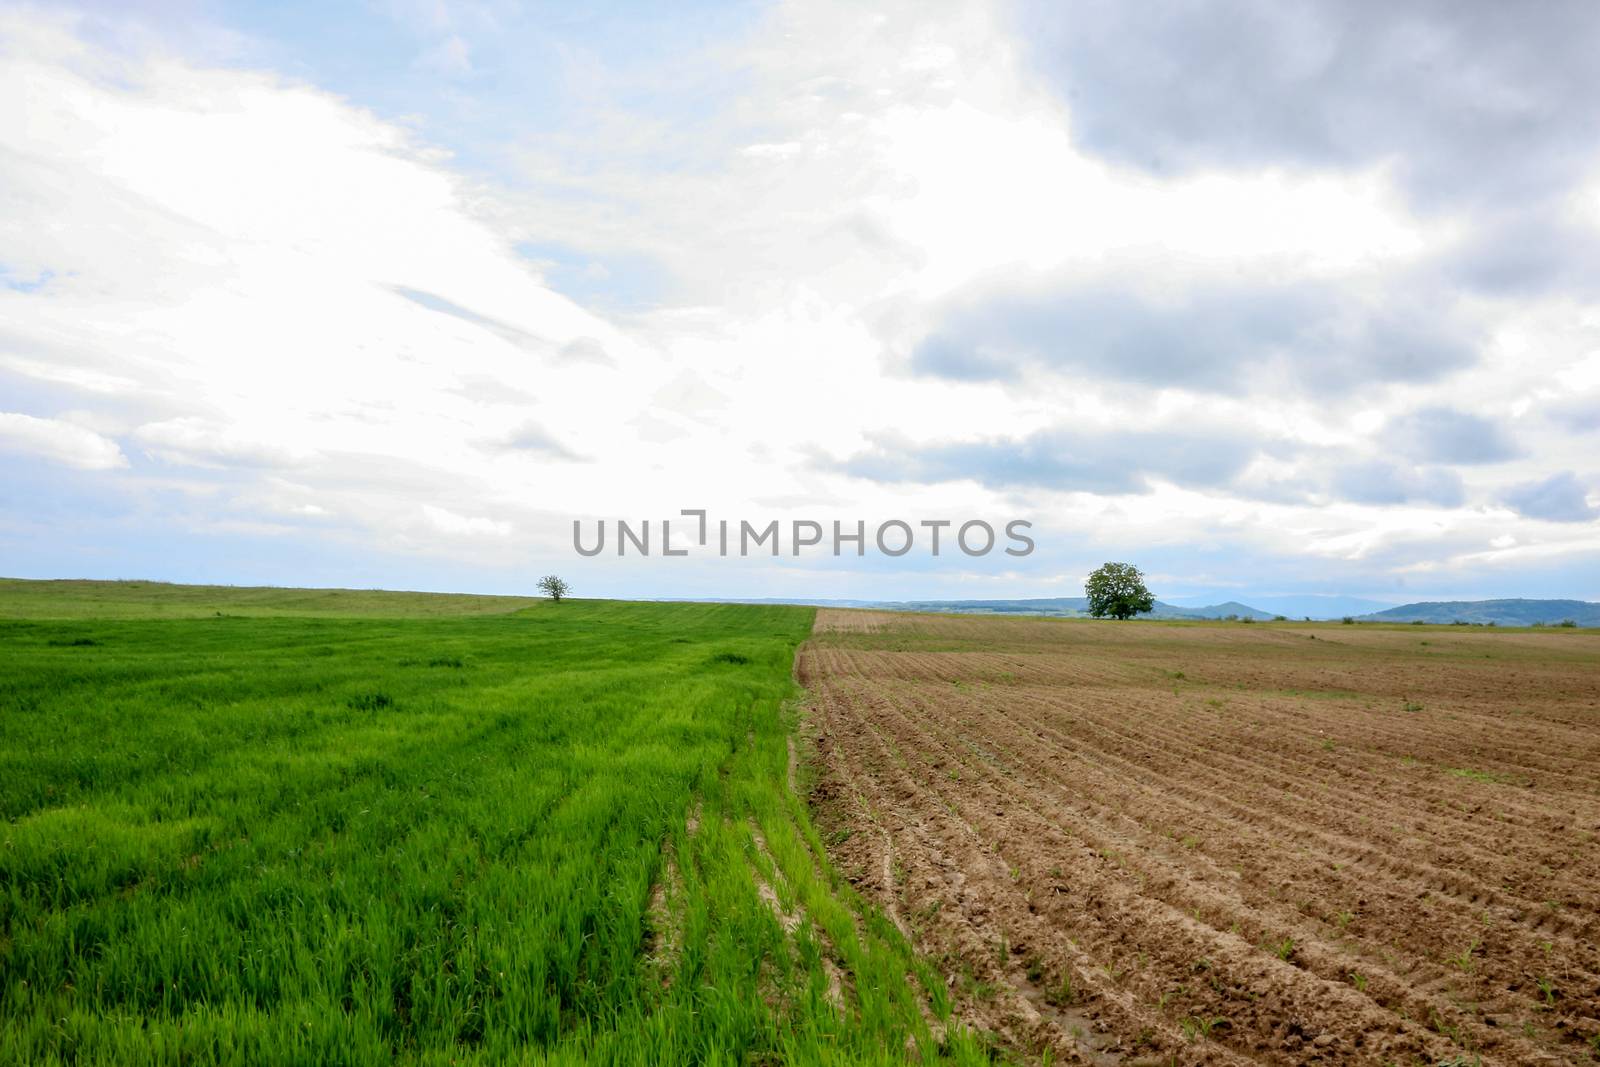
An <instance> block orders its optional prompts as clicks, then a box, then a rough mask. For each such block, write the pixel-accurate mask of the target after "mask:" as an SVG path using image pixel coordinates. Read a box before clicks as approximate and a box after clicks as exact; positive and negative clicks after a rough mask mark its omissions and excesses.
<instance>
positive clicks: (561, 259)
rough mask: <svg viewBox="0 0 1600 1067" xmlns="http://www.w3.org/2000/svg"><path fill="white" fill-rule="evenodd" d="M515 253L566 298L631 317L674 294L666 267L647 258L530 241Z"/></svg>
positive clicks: (629, 253) (520, 245) (617, 252)
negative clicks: (628, 314) (590, 251)
mask: <svg viewBox="0 0 1600 1067" xmlns="http://www.w3.org/2000/svg"><path fill="white" fill-rule="evenodd" d="M517 253H518V254H519V255H521V256H522V257H523V258H524V259H526V260H527V261H528V262H529V264H530V265H532V266H533V267H534V268H535V269H537V270H538V271H539V272H540V274H541V275H542V276H543V277H544V281H545V284H546V285H548V286H549V287H550V288H551V289H554V290H555V291H556V292H558V293H560V294H561V295H563V296H566V297H569V298H571V299H572V300H575V301H577V302H578V303H580V304H582V305H584V306H585V307H590V308H594V309H596V310H599V311H607V312H618V313H623V314H627V313H630V312H636V311H640V310H643V309H645V308H649V307H653V306H656V305H658V304H660V303H662V302H663V301H664V300H666V299H668V298H669V297H670V295H671V279H670V276H669V275H668V273H667V271H666V269H665V268H664V267H663V266H662V265H661V264H659V263H657V262H656V261H655V260H653V259H650V258H649V257H648V256H643V255H639V254H636V253H632V252H624V251H607V252H605V253H602V254H590V253H588V252H585V251H583V250H582V249H577V248H572V247H570V246H568V245H563V244H556V243H550V242H528V243H524V244H519V245H518V246H517Z"/></svg>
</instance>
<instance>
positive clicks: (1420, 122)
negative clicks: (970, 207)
mask: <svg viewBox="0 0 1600 1067" xmlns="http://www.w3.org/2000/svg"><path fill="white" fill-rule="evenodd" d="M1016 11H1017V17H1018V21H1019V23H1020V28H1021V29H1022V30H1023V35H1022V36H1023V39H1024V40H1025V41H1026V42H1027V43H1028V48H1029V53H1030V55H1031V57H1032V60H1033V62H1034V65H1035V67H1036V69H1037V70H1038V71H1039V73H1040V74H1041V75H1042V76H1043V77H1045V78H1046V79H1047V80H1048V81H1049V82H1050V83H1051V84H1052V85H1054V86H1055V87H1056V88H1057V89H1058V90H1059V92H1060V93H1061V94H1062V95H1063V96H1064V97H1065V99H1066V100H1067V102H1068V103H1069V105H1070V108H1071V113H1072V121H1073V127H1074V132H1075V136H1076V137H1077V139H1078V141H1079V143H1080V144H1081V145H1082V146H1084V147H1085V148H1087V149H1088V150H1090V151H1094V152H1098V153H1101V154H1104V155H1107V156H1110V157H1113V158H1116V159H1118V160H1121V161H1123V162H1126V163H1130V164H1133V165H1135V166H1139V167H1144V168H1148V169H1151V170H1155V171H1165V170H1183V169H1190V168H1196V167H1207V166H1217V165H1221V166H1234V165H1243V166H1257V165H1263V164H1266V165H1272V164H1283V163H1300V164H1307V165H1310V166H1314V167H1324V166H1363V165H1366V164H1369V163H1374V162H1378V161H1382V160H1391V159H1392V160H1394V161H1395V162H1396V164H1397V165H1398V167H1399V169H1400V174H1401V177H1402V179H1403V180H1404V181H1405V182H1406V183H1407V186H1408V187H1409V188H1410V189H1411V190H1412V191H1413V192H1414V193H1415V194H1416V195H1417V196H1418V197H1419V198H1421V199H1425V200H1430V201H1435V200H1437V201H1451V202H1454V201H1459V200H1462V199H1485V198H1486V199H1500V198H1503V197H1520V198H1527V197H1530V196H1540V195H1543V194H1544V193H1546V192H1548V191H1549V190H1550V189H1552V188H1555V187H1564V186H1566V185H1568V184H1570V183H1571V181H1572V180H1573V179H1574V177H1575V176H1576V175H1578V174H1580V173H1582V172H1583V171H1584V170H1586V169H1587V168H1588V166H1589V165H1590V162H1591V161H1592V160H1593V158H1594V156H1593V150H1594V146H1595V145H1596V144H1597V143H1600V63H1596V62H1595V52H1594V48H1595V42H1596V41H1597V40H1600V5H1597V4H1594V3H1592V2H1591V0H1540V2H1538V3H1531V4H1517V3H1505V2H1503V0H1421V2H1412V3H1393V2H1390V0H1208V2H1206V3H1197V2H1182V0H1180V2H1177V3H1167V4H1129V3H1126V2H1124V0H1067V2H1057V0H1038V2H1032V0H1029V2H1023V3H1019V4H1018V5H1017V9H1016Z"/></svg>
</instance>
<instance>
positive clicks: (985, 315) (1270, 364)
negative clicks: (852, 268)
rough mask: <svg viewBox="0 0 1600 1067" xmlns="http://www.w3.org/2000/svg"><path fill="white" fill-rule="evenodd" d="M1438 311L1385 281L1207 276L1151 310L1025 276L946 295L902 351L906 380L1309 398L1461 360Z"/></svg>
mask: <svg viewBox="0 0 1600 1067" xmlns="http://www.w3.org/2000/svg"><path fill="white" fill-rule="evenodd" d="M1444 309H1445V304H1444V302H1443V301H1441V300H1438V299H1430V297H1429V296H1428V294H1426V293H1424V292H1421V291H1415V290H1411V289H1408V288H1407V287H1406V286H1404V285H1401V284H1398V283H1397V284H1396V286H1395V287H1394V289H1393V291H1392V292H1391V293H1389V294H1388V295H1386V296H1385V297H1383V298H1382V299H1381V300H1379V301H1378V302H1377V303H1374V302H1373V301H1372V300H1369V299H1368V298H1365V297H1363V296H1362V295H1360V294H1358V293H1355V292H1353V291H1351V290H1349V289H1347V288H1345V289H1341V288H1338V287H1332V286H1327V285H1320V284H1310V283H1279V284H1266V285H1248V284H1245V283H1242V282H1235V281H1218V282H1212V283H1209V284H1205V285H1201V286H1197V287H1194V288H1192V289H1191V290H1189V291H1188V292H1186V293H1184V294H1182V295H1180V296H1178V297H1176V298H1169V299H1163V300H1161V301H1155V300H1152V299H1148V298H1145V297H1143V296H1141V295H1139V294H1138V292H1137V291H1136V290H1135V289H1134V288H1133V286H1132V285H1131V284H1127V283H1121V282H1118V281H1094V282H1084V281H1081V280H1078V279H1075V278H1063V277H1058V276H1051V275H1030V276H1026V277H1021V276H1019V277H1013V278H1004V279H997V280H994V281H991V282H990V283H989V284H987V285H984V286H980V287H976V288H974V289H973V290H970V291H968V292H966V293H963V294H960V295H959V296H957V297H956V298H955V299H953V300H952V301H950V302H948V303H947V304H946V305H945V306H944V307H942V308H940V309H937V310H936V311H935V313H934V323H935V325H934V326H933V328H932V329H930V330H929V331H928V332H927V333H926V334H925V335H924V336H923V337H922V338H921V339H920V341H918V342H917V343H916V344H915V346H914V347H913V350H912V354H911V370H912V372H913V373H917V374H925V375H930V376H934V377H942V378H952V379H958V380H968V381H973V380H978V381H982V380H1000V381H1004V380H1008V379H1013V378H1016V377H1018V376H1020V375H1021V374H1022V373H1023V372H1025V371H1028V370H1048V371H1058V372H1069V373H1075V374H1084V375H1089V376H1092V377H1102V378H1110V379H1116V380H1122V381H1133V382H1140V383H1146V384H1151V385H1164V386H1166V385H1173V386H1183V387H1187V388H1191V389H1199V390H1206V391H1213V392H1221V393H1231V394H1236V393H1241V392H1244V391H1246V388H1247V387H1248V385H1249V384H1250V383H1251V380H1252V379H1267V380H1270V381H1273V382H1278V381H1283V380H1288V381H1290V382H1293V383H1296V384H1298V385H1299V386H1302V387H1304V388H1307V389H1311V390H1314V391H1318V392H1343V391H1347V390H1350V389H1355V388H1360V387H1365V386H1369V385H1371V384H1372V383H1374V382H1421V381H1429V380H1432V379H1435V378H1438V377H1440V376H1442V375H1444V374H1446V373H1448V372H1450V371H1453V370H1456V369H1459V368H1461V367H1465V366H1467V365H1469V364H1470V363H1472V362H1473V360H1474V358H1475V355H1474V351H1473V347H1472V344H1471V342H1470V338H1469V336H1468V334H1467V331H1466V330H1465V329H1464V328H1463V327H1461V326H1459V325H1457V324H1456V323H1455V322H1453V321H1452V319H1451V318H1450V316H1449V315H1448V313H1447V312H1446V311H1445V310H1444Z"/></svg>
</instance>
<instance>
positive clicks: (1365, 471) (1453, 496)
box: [1326, 460, 1466, 508]
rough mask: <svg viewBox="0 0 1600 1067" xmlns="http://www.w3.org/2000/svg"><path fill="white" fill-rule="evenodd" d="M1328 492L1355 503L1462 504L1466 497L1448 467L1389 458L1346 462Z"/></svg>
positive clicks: (1335, 471) (1331, 479)
mask: <svg viewBox="0 0 1600 1067" xmlns="http://www.w3.org/2000/svg"><path fill="white" fill-rule="evenodd" d="M1326 488H1327V491H1328V492H1329V493H1330V494H1331V495H1333V496H1336V497H1338V498H1339V499H1341V500H1348V501H1351V502H1353V503H1356V504H1380V505H1381V504H1432V505H1435V506H1437V507H1442V508H1455V507H1460V506H1461V505H1462V503H1464V502H1465V500H1466V491H1465V489H1464V488H1463V487H1462V484H1461V476H1460V475H1459V474H1457V473H1456V472H1455V471H1453V470H1450V469H1449V468H1447V467H1412V466H1406V465H1404V464H1399V463H1390V462H1388V461H1386V460H1369V461H1366V462H1357V463H1343V464H1340V465H1338V466H1336V467H1335V468H1334V469H1333V471H1332V472H1331V474H1330V476H1329V478H1328V481H1327V487H1326Z"/></svg>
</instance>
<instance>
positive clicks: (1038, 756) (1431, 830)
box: [797, 610, 1600, 1064]
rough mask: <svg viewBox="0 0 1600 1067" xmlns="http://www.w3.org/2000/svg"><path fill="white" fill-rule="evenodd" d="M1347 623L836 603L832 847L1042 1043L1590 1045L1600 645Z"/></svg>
mask: <svg viewBox="0 0 1600 1067" xmlns="http://www.w3.org/2000/svg"><path fill="white" fill-rule="evenodd" d="M1329 629H1330V628H1328V627H1304V628H1279V627H1270V626H1264V625H1263V626H1255V627H1250V628H1246V627H1242V626H1232V627H1229V626H1220V625H1219V626H1204V627H1182V628H1178V627H1161V626H1152V625H1149V624H1138V623H1135V624H1129V625H1127V626H1114V625H1110V624H1082V623H1062V622H1060V621H1058V620H1042V619H1038V620H1023V619H980V618H963V617H950V616H943V617H930V616H914V615H884V614H874V613H865V612H840V611H828V610H824V611H821V612H819V613H818V619H817V628H816V633H815V634H814V637H813V640H812V641H811V642H810V643H809V644H807V645H806V646H805V647H804V648H803V649H802V651H801V654H800V657H799V660H798V662H797V676H798V677H799V679H800V680H801V682H802V683H803V684H804V685H805V686H807V688H808V689H809V690H810V712H809V714H810V717H811V722H812V724H813V726H814V728H815V729H816V730H817V731H818V733H819V735H820V736H819V743H818V754H819V767H818V782H817V787H816V790H815V791H814V799H817V800H818V801H819V802H820V806H821V807H822V809H823V810H824V811H825V812H828V813H829V816H828V817H829V818H832V819H834V820H836V821H838V822H839V823H841V824H842V826H843V827H844V828H848V829H852V830H855V831H859V832H853V833H850V834H848V835H844V836H842V842H841V843H840V844H838V845H837V846H836V848H835V851H836V853H837V858H838V860H839V862H840V864H841V865H842V867H843V868H844V869H845V870H847V871H849V872H851V873H852V875H853V877H854V878H855V880H856V881H857V883H858V885H859V887H860V888H861V889H862V890H863V891H865V892H866V893H868V895H869V896H871V897H872V898H873V899H874V900H876V901H877V902H878V903H879V904H880V906H882V907H883V909H884V911H885V913H886V914H887V915H889V916H890V918H891V919H892V920H893V921H895V922H896V924H897V925H899V926H901V928H902V929H904V930H906V931H907V932H908V933H909V934H910V935H911V936H912V937H913V939H914V940H915V941H916V942H917V943H918V945H919V947H921V948H922V949H923V950H924V951H926V952H928V953H930V954H932V955H933V956H934V957H936V958H938V959H940V960H941V961H942V963H943V965H944V966H945V968H946V970H947V972H948V973H949V974H950V975H951V986H952V991H953V993H954V994H955V996H956V997H957V999H958V1001H959V1002H960V1004H961V1007H962V1011H963V1013H964V1014H965V1015H966V1016H967V1017H968V1019H969V1020H970V1021H972V1022H974V1023H975V1024H977V1025H979V1026H982V1027H984V1028H987V1029H990V1030H992V1031H994V1032H995V1033H997V1034H998V1035H999V1036H1000V1037H1001V1038H1002V1039H1003V1040H1005V1041H1006V1042H1008V1043H1009V1044H1011V1045H1012V1046H1014V1047H1015V1048H1017V1049H1019V1050H1022V1051H1024V1052H1031V1053H1042V1051H1043V1050H1044V1049H1045V1048H1049V1049H1051V1050H1052V1052H1053V1054H1054V1055H1055V1056H1056V1058H1057V1059H1058V1060H1068V1061H1072V1062H1087V1063H1110V1062H1128V1063H1138V1062H1144V1061H1148V1062H1164V1063H1165V1062H1172V1061H1173V1060H1174V1059H1175V1060H1176V1062H1179V1063H1253V1062H1264V1063H1303V1062H1311V1061H1321V1062H1329V1063H1374V1064H1376V1063H1383V1062H1388V1061H1393V1062H1396V1063H1416V1062H1427V1063H1436V1062H1440V1061H1442V1060H1448V1059H1450V1058H1451V1057H1454V1056H1457V1055H1463V1054H1465V1055H1469V1056H1472V1055H1476V1056H1481V1057H1482V1058H1483V1060H1484V1062H1489V1063H1540V1062H1549V1063H1590V1062H1595V1060H1593V1059H1591V1058H1590V1057H1591V1055H1593V1054H1595V1053H1597V1052H1600V921H1597V915H1600V844H1597V839H1600V775H1597V771H1596V767H1597V766H1600V762H1597V761H1600V666H1597V664H1600V655H1597V656H1596V658H1593V659H1588V660H1585V659H1584V658H1583V657H1582V655H1581V654H1580V653H1582V652H1583V651H1584V650H1586V649H1592V650H1593V652H1594V653H1596V654H1600V642H1596V641H1595V640H1594V639H1593V638H1592V637H1587V638H1586V637H1584V636H1583V635H1577V636H1576V637H1574V636H1573V635H1554V634H1552V635H1542V634H1534V635H1527V634H1504V635H1499V634H1497V635H1483V634H1470V635H1467V634H1463V635H1460V636H1457V635H1454V634H1442V633H1440V632H1439V631H1438V630H1437V629H1434V630H1431V631H1429V632H1428V637H1427V638H1426V639H1425V640H1426V643H1425V644H1419V641H1418V639H1417V636H1416V634H1415V632H1414V631H1412V632H1407V631H1400V630H1398V629H1396V630H1390V631H1378V630H1372V631H1367V630H1360V631H1357V632H1354V633H1352V634H1350V635H1349V637H1350V638H1351V640H1349V641H1345V640H1339V641H1334V640H1328V639H1326V638H1323V639H1320V640H1318V641H1315V642H1312V641H1309V640H1307V639H1306V638H1307V636H1315V634H1312V633H1308V632H1309V631H1316V632H1319V633H1321V634H1327V633H1328V632H1329ZM1333 630H1334V632H1337V630H1338V628H1333ZM1341 636H1343V635H1341ZM1500 638H1509V639H1514V640H1508V641H1506V642H1504V643H1495V642H1496V641H1497V640H1498V639H1500ZM1530 638H1531V639H1530ZM1551 639H1553V640H1551ZM1585 641H1587V642H1588V643H1587V644H1585V643H1583V642H1585ZM1483 655H1489V656H1490V657H1499V658H1501V659H1506V660H1509V661H1510V662H1509V664H1503V665H1500V666H1499V667H1497V668H1496V669H1493V670H1485V667H1484V664H1483V662H1482V659H1481V657H1482V656H1483ZM1329 694H1332V695H1329ZM1401 696H1404V699H1403V700H1402V699H1400V697H1401ZM836 836H840V835H836Z"/></svg>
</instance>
